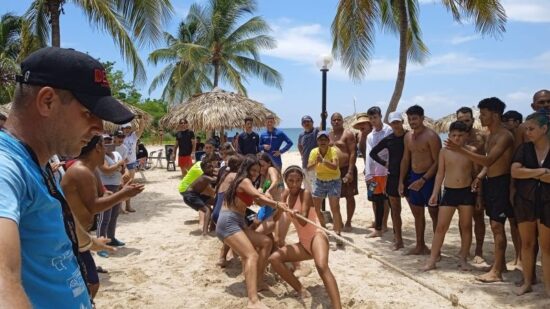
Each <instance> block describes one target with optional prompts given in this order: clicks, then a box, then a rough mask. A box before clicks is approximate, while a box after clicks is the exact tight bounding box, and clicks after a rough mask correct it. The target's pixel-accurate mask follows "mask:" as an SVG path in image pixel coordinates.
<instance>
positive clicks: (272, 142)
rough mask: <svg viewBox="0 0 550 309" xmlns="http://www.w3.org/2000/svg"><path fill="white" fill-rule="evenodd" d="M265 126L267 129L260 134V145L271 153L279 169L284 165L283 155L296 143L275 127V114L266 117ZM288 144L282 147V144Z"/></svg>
mask: <svg viewBox="0 0 550 309" xmlns="http://www.w3.org/2000/svg"><path fill="white" fill-rule="evenodd" d="M265 126H266V128H267V130H266V131H265V132H262V134H261V135H260V147H261V148H262V150H263V151H264V152H266V153H267V154H269V156H270V157H271V160H272V161H273V164H275V165H276V166H277V167H278V168H279V169H281V168H282V167H283V161H282V160H281V155H282V154H283V153H285V152H287V151H288V150H289V149H290V148H291V147H292V145H293V144H294V143H292V141H291V140H290V138H288V136H286V134H285V133H284V132H283V131H281V130H278V129H277V128H275V116H273V115H268V116H267V117H266V121H265ZM283 142H284V143H286V145H285V146H284V147H283V148H281V146H282V144H283Z"/></svg>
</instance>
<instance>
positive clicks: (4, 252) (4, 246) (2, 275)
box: [0, 218, 32, 308]
mask: <svg viewBox="0 0 550 309" xmlns="http://www.w3.org/2000/svg"><path fill="white" fill-rule="evenodd" d="M0 235H1V237H0V308H32V307H31V303H30V301H29V300H28V298H27V295H26V294H25V291H24V290H23V285H22V284H21V244H20V240H19V228H18V226H17V223H15V221H13V220H11V219H7V218H0Z"/></svg>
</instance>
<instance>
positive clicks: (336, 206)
mask: <svg viewBox="0 0 550 309" xmlns="http://www.w3.org/2000/svg"><path fill="white" fill-rule="evenodd" d="M328 202H329V204H330V211H331V212H332V216H333V217H334V232H336V234H338V235H340V234H341V233H342V215H341V214H340V197H338V196H331V197H329V198H328Z"/></svg>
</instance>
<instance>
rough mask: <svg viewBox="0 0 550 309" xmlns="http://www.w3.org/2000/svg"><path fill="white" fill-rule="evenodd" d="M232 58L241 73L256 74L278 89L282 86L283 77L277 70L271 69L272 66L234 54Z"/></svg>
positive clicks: (265, 82)
mask: <svg viewBox="0 0 550 309" xmlns="http://www.w3.org/2000/svg"><path fill="white" fill-rule="evenodd" d="M232 60H233V61H234V63H235V65H236V66H237V67H238V68H239V70H240V71H241V73H246V74H250V75H253V76H258V77H260V78H261V79H262V81H263V82H264V84H266V85H269V86H274V87H277V88H278V89H282V88H283V77H282V76H281V74H280V73H279V72H277V70H275V69H273V68H272V67H270V66H268V65H266V64H264V63H262V62H260V61H257V60H254V59H250V58H247V57H242V56H236V57H234V59H232Z"/></svg>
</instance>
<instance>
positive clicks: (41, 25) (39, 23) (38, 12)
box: [23, 0, 51, 46]
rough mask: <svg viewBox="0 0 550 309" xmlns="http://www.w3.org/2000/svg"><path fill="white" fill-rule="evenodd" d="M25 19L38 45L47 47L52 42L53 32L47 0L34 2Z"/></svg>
mask: <svg viewBox="0 0 550 309" xmlns="http://www.w3.org/2000/svg"><path fill="white" fill-rule="evenodd" d="M23 17H24V19H25V20H26V21H27V23H28V27H29V29H30V31H31V33H32V35H33V36H35V37H36V39H37V41H38V42H37V44H38V45H40V46H46V45H47V42H49V40H50V32H51V26H50V23H49V17H48V9H47V7H46V0H35V1H33V2H32V3H31V5H30V6H29V8H28V9H27V11H26V12H25V14H24V15H23Z"/></svg>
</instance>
